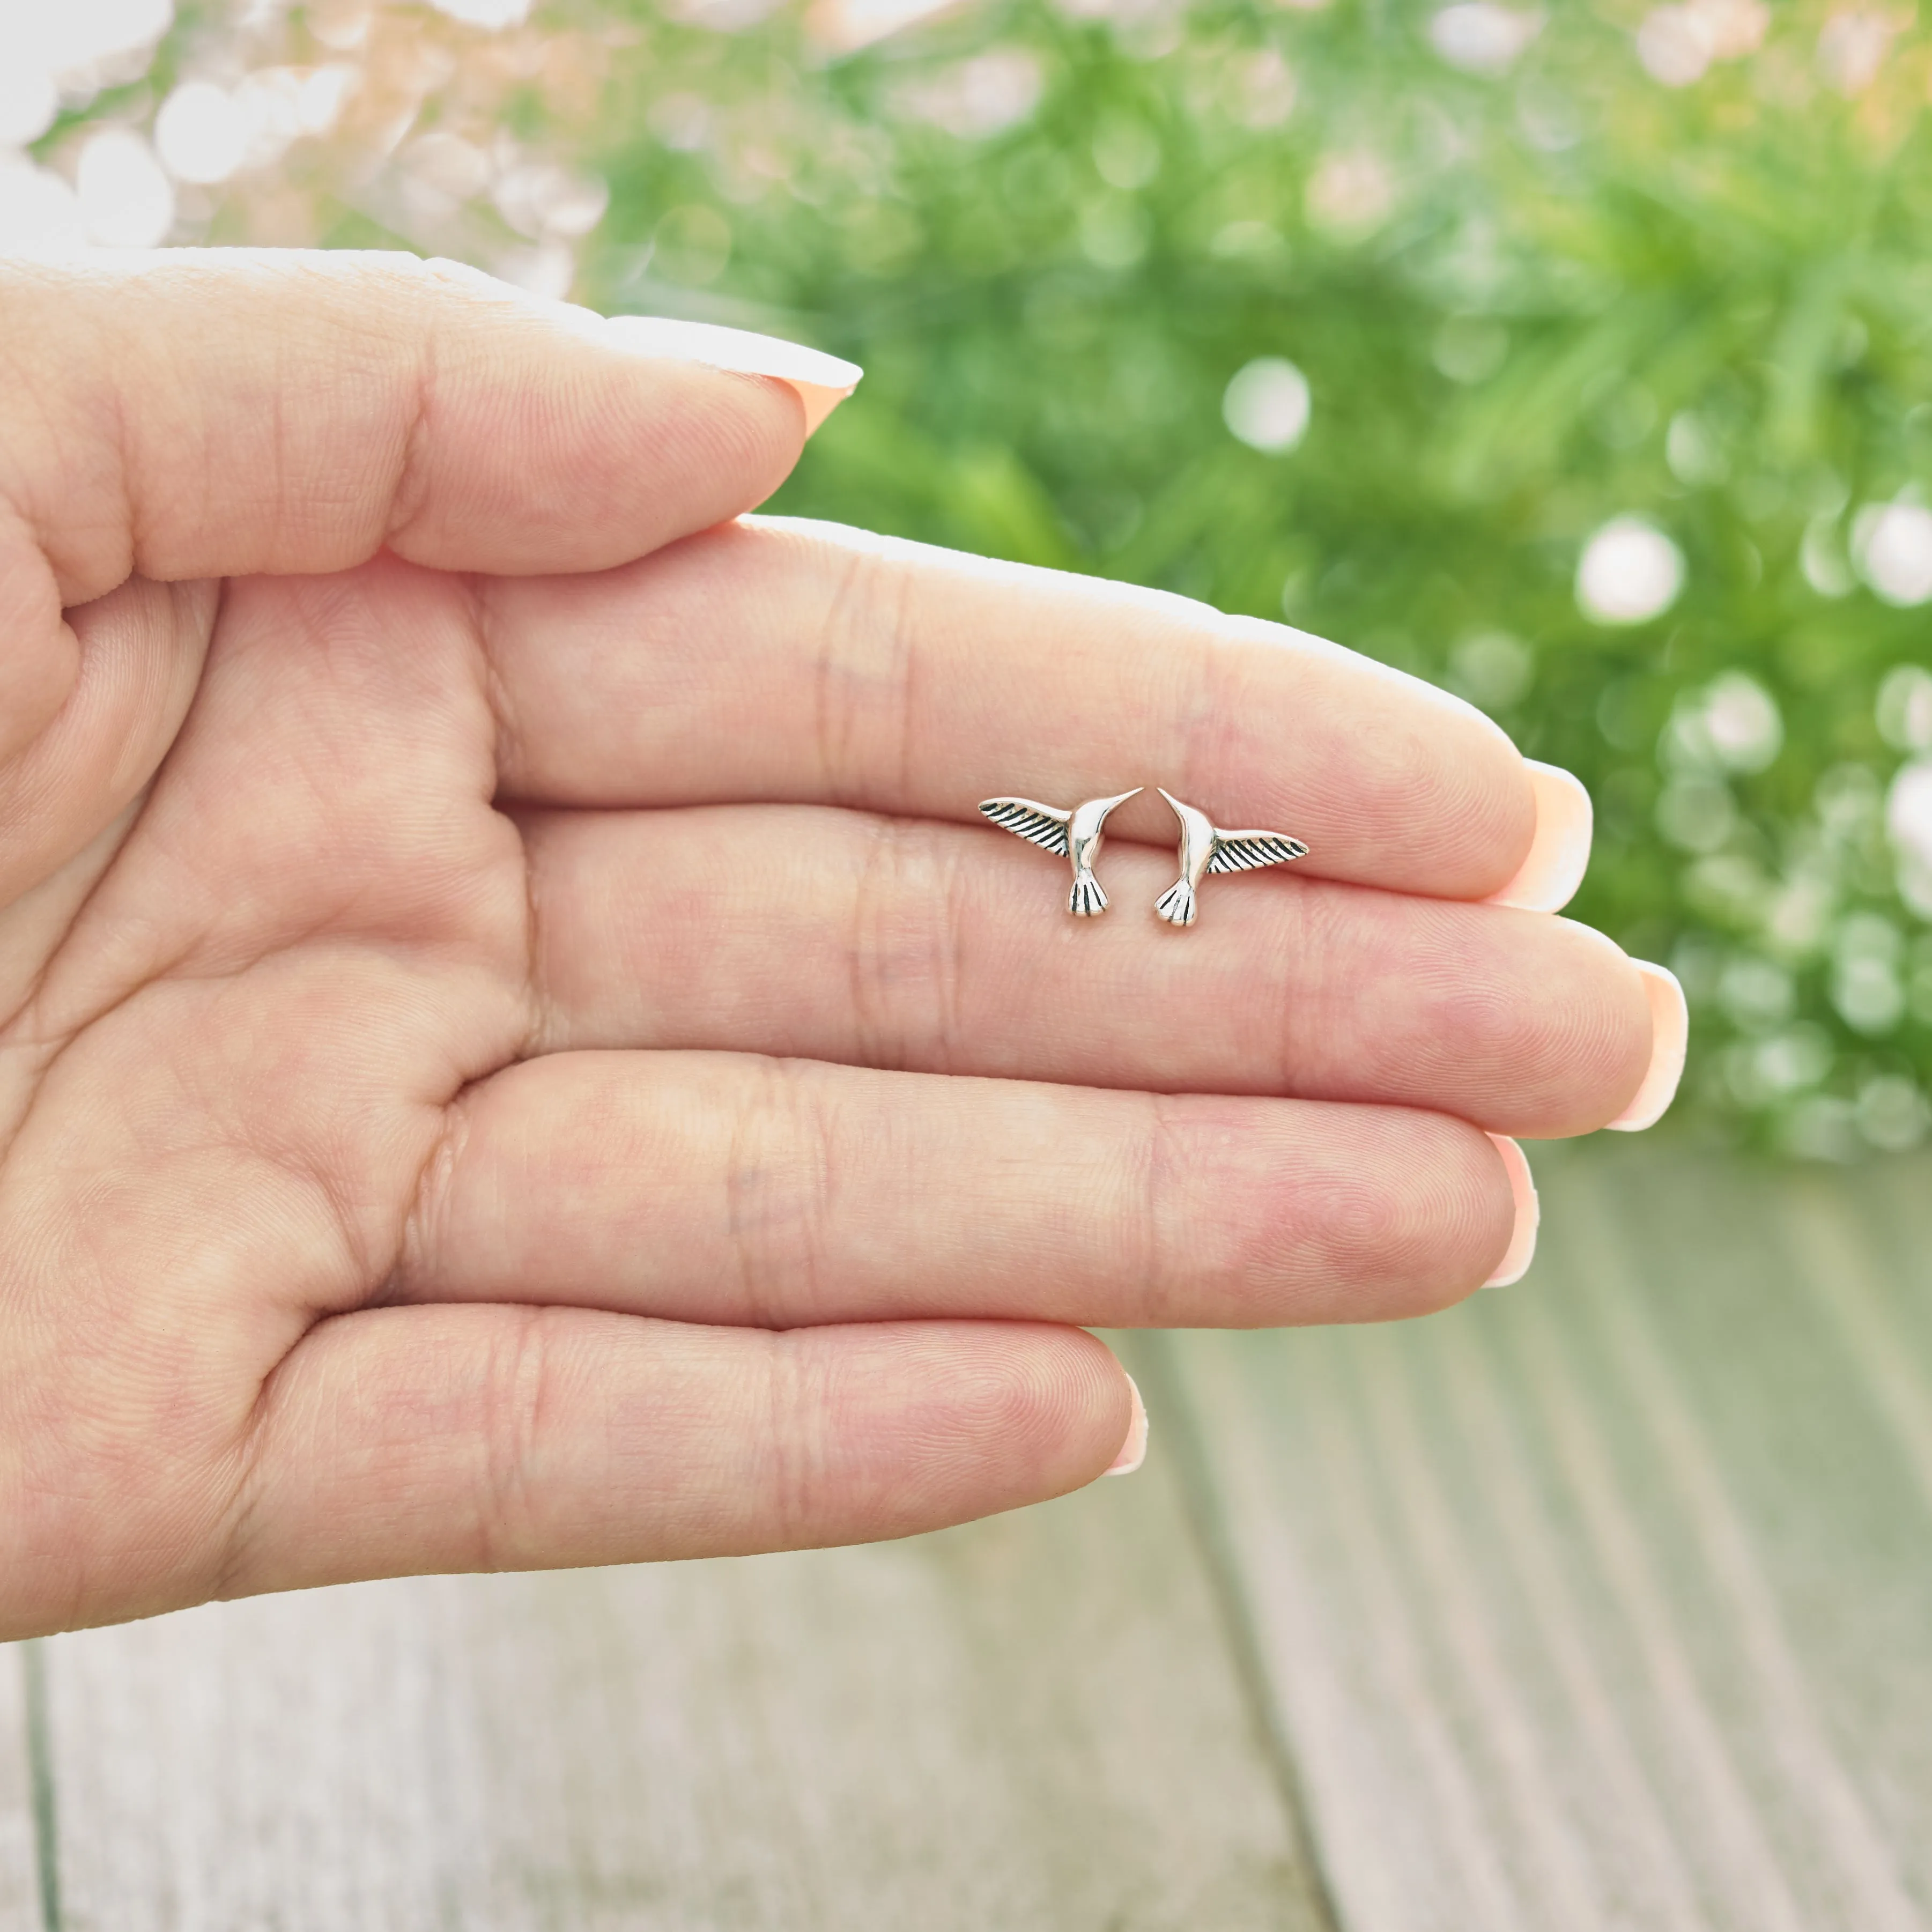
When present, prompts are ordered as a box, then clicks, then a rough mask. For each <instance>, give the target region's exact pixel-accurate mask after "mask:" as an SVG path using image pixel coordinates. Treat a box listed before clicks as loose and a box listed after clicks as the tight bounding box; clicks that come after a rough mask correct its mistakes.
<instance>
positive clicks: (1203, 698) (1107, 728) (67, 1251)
mask: <svg viewBox="0 0 1932 1932" xmlns="http://www.w3.org/2000/svg"><path fill="white" fill-rule="evenodd" d="M0 358H4V380H0V1361H4V1362H5V1374H4V1376H0V1636H13V1635H20V1634H26V1633H29V1632H33V1631H45V1630H49V1629H52V1628H60V1627H64V1626H71V1625H80V1624H85V1623H90V1622H101V1621H106V1620H110V1619H117V1618H123V1617H129V1616H139V1615H142V1614H145V1613H151V1612H154V1611H158V1610H165V1609H168V1608H170V1607H175V1606H178V1605H181V1604H188V1603H191V1602H193V1601H199V1600H200V1599H202V1598H208V1597H211V1596H228V1595H241V1594H244V1593H247V1592H255V1591H262V1590H270V1589H285V1588H292V1587H296V1586H303V1585H308V1584H316V1583H326V1582H330V1581H334V1580H346V1579H349V1578H353V1577H371V1576H377V1575H383V1574H395V1573H398V1572H404V1571H421V1570H437V1569H469V1568H498V1567H520V1566H534V1565H553V1564H570V1565H574V1564H584V1563H594V1562H607V1561H621V1560H629V1559H640V1558H646V1557H654V1556H685V1555H695V1554H703V1553H717V1552H723V1551H732V1550H753V1549H760V1548H769V1547H778V1546H786V1545H797V1544H814V1543H824V1542H830V1541H843V1540H851V1539H855V1538H868V1537H880V1536H889V1535H899V1534H901V1533H904V1532H910V1531H913V1530H918V1529H926V1528H929V1527H932V1526H936V1525H938V1524H941V1523H947V1522H951V1521H954V1520H959V1519H962V1518H965V1517H971V1516H974V1515H977V1514H982V1513H984V1512H986V1511H993V1510H998V1509H1003V1508H1008V1507H1010V1506H1012V1505H1016V1504H1019V1503H1022V1502H1028V1501H1030V1500H1032V1499H1037V1498H1040V1497H1043V1496H1049V1495H1052V1494H1054V1493H1058V1492H1060V1491H1062V1490H1067V1489H1068V1488H1070V1487H1073V1486H1075V1485H1076V1484H1081V1483H1084V1482H1085V1481H1088V1480H1089V1479H1090V1478H1093V1477H1094V1476H1095V1475H1098V1474H1099V1473H1100V1472H1101V1471H1103V1469H1106V1467H1107V1466H1108V1465H1109V1463H1110V1462H1112V1460H1115V1457H1116V1456H1117V1454H1118V1452H1120V1451H1121V1448H1122V1445H1123V1442H1124V1438H1126V1437H1127V1436H1128V1434H1129V1433H1130V1424H1131V1423H1132V1422H1133V1418H1134V1414H1135V1397H1133V1394H1132V1391H1131V1389H1130V1385H1129V1384H1128V1383H1127V1381H1126V1379H1125V1378H1124V1376H1122V1374H1121V1372H1120V1370H1119V1369H1118V1367H1117V1366H1116V1364H1115V1362H1114V1361H1113V1359H1112V1357H1111V1356H1110V1355H1109V1353H1108V1352H1107V1351H1106V1349H1104V1348H1103V1346H1101V1345H1100V1343H1098V1342H1097V1341H1096V1340H1094V1339H1093V1338H1091V1337H1089V1336H1088V1335H1086V1334H1084V1333H1082V1332H1081V1331H1079V1329H1078V1328H1074V1327H1072V1326H1070V1325H1071V1324H1076V1323H1094V1324H1121V1325H1156V1324H1167V1323H1186V1324H1194V1325H1205V1324H1216V1323H1220V1324H1248V1323H1279V1322H1304V1321H1326V1320H1334V1319H1368V1318H1375V1317H1382V1316H1395V1315H1403V1314H1409V1313H1416V1312H1418V1311H1421V1310H1425V1309H1430V1308H1433V1307H1439V1306H1441V1305H1442V1304H1444V1303H1445V1302H1448V1301H1451V1300H1453V1299H1454V1298H1456V1297H1457V1296H1459V1295H1462V1294H1463V1293H1465V1292H1467V1291H1469V1289H1472V1288H1473V1287H1475V1286H1476V1285H1478V1283H1481V1282H1482V1281H1483V1280H1484V1279H1485V1278H1486V1277H1488V1276H1489V1275H1490V1274H1492V1273H1493V1272H1494V1271H1496V1269H1497V1268H1498V1266H1499V1262H1501V1260H1502V1258H1503V1257H1504V1256H1505V1251H1506V1250H1509V1249H1510V1248H1511V1244H1512V1241H1513V1240H1514V1241H1516V1242H1517V1247H1518V1248H1519V1249H1520V1247H1521V1245H1522V1241H1521V1238H1520V1233H1521V1232H1526V1229H1527V1225H1528V1224H1527V1223H1526V1221H1525V1220H1523V1216H1521V1215H1520V1214H1519V1207H1520V1205H1522V1202H1521V1199H1520V1196H1521V1188H1520V1187H1518V1188H1517V1189H1515V1190H1513V1187H1512V1180H1511V1171H1512V1170H1511V1163H1510V1162H1509V1161H1508V1160H1507V1159H1506V1157H1505V1153H1504V1152H1502V1151H1499V1147H1498V1145H1497V1144H1496V1142H1493V1140H1492V1139H1490V1137H1489V1133H1490V1132H1493V1133H1534V1134H1539V1135H1553V1134H1567V1133H1577V1132H1580V1131H1582V1130H1586V1129H1588V1128H1590V1127H1595V1126H1597V1125H1598V1124H1601V1123H1603V1122H1604V1121H1607V1120H1609V1119H1610V1118H1611V1117H1612V1116H1613V1115H1616V1114H1617V1113H1618V1112H1619V1110H1621V1109H1626V1108H1627V1107H1628V1106H1630V1104H1631V1102H1632V1097H1633V1096H1634V1095H1635V1094H1637V1092H1638V1090H1639V1088H1640V1086H1642V1085H1644V1084H1645V1083H1646V1079H1647V1077H1648V1078H1649V1088H1650V1089H1651V1090H1652V1091H1653V1092H1655V1091H1658V1090H1659V1089H1660V1085H1661V1088H1664V1089H1667V1088H1668V1086H1669V1085H1670V1082H1672V1081H1673V1079H1674V1077H1675V1076H1674V1071H1673V1070H1672V1069H1671V1068H1670V1067H1669V1066H1667V1065H1663V1064H1660V1069H1659V1070H1658V1071H1657V1072H1655V1073H1653V1074H1652V1075H1650V1076H1647V1073H1646V1070H1647V1069H1649V1067H1651V1063H1652V1060H1653V1058H1654V1053H1653V1046H1654V1040H1653V1034H1654V1029H1653V1025H1652V1007H1651V1001H1650V997H1649V993H1648V992H1647V989H1646V980H1645V978H1644V977H1643V975H1641V974H1640V973H1639V971H1637V969H1636V968H1634V967H1633V966H1632V965H1631V963H1630V962H1628V961H1627V960H1626V959H1625V958H1624V957H1623V956H1622V954H1620V953H1619V952H1618V951H1617V950H1616V948H1615V947H1613V946H1611V945H1610V944H1609V943H1608V942H1607V941H1604V940H1603V939H1601V938H1599V937H1598V936H1597V935H1595V934H1592V933H1591V932H1587V931H1586V930H1584V929H1581V928H1580V927H1577V926H1571V925H1569V924H1567V923H1565V922H1561V921H1559V920H1556V919H1552V918H1550V917H1548V916H1546V915H1545V914H1544V913H1538V912H1533V911H1527V910H1511V909H1508V908H1507V907H1502V906H1498V905H1493V904H1478V903H1475V901H1481V900H1482V899H1484V898H1485V897H1486V896H1487V895H1491V894H1493V893H1496V892H1497V891H1498V890H1499V889H1502V888H1505V887H1506V886H1508V882H1509V881H1510V880H1511V879H1512V877H1513V876H1514V875H1517V874H1520V872H1521V871H1522V870H1523V868H1524V867H1525V866H1526V865H1527V866H1528V867H1529V870H1530V872H1531V873H1532V874H1534V873H1535V872H1536V871H1538V868H1540V867H1541V868H1545V869H1547V862H1548V858H1549V851H1550V839H1551V838H1553V837H1555V836H1556V833H1555V832H1552V830H1551V825H1550V819H1549V817H1548V814H1547V813H1546V817H1545V823H1544V834H1545V835H1544V839H1543V841H1542V844H1541V845H1540V846H1538V847H1536V849H1535V850H1532V847H1533V844H1535V841H1536V839H1537V836H1538V796H1539V783H1538V781H1537V780H1536V779H1535V777H1534V775H1533V774H1532V772H1531V771H1530V770H1529V769H1527V768H1526V766H1524V764H1523V761H1522V760H1520V758H1519V757H1518V756H1517V754H1516V752H1515V751H1514V750H1513V749H1512V748H1511V746H1510V745H1509V744H1508V742H1507V741H1506V740H1505V739H1504V738H1503V736H1502V734H1501V733H1499V732H1498V731H1497V730H1495V728H1494V727H1492V726H1491V725H1490V724H1488V723H1487V721H1484V719H1482V718H1481V717H1480V716H1479V715H1478V714H1476V713H1475V712H1473V711H1471V710H1469V709H1468V708H1466V706H1462V705H1460V704H1459V703H1456V702H1455V701H1454V700H1451V699H1449V698H1447V697H1443V696H1442V695H1441V694H1438V693H1436V692H1434V691H1430V689H1428V688H1427V687H1425V686H1424V685H1421V684H1419V683H1417V682H1414V681H1413V680H1411V679H1406V678H1403V677H1401V676H1397V675H1395V674H1394V673H1390V672H1388V671H1386V670H1382V669H1379V668H1378V667H1376V666H1374V665H1373V664H1370V663H1368V662H1367V661H1364V660H1362V659H1360V658H1355V657H1354V656H1352V655H1350V654H1349V653H1348V652H1344V651H1342V650H1340V649H1336V648H1334V646H1328V645H1325V644H1322V643H1317V642H1316V641H1315V640H1311V639H1309V638H1307V637H1302V636H1300V635H1298V634H1295V633H1293V632H1290V631H1283V630H1282V629H1280V628H1278V627H1275V626H1271V625H1265V624H1262V623H1259V622H1250V621H1246V620H1235V619H1226V618H1223V617H1220V616H1216V615H1215V614H1214V613H1212V612H1211V611H1208V610H1204V609H1202V608H1201V607H1198V606H1196V605H1193V604H1189V603H1186V602H1184V601H1181V600H1179V599H1177V598H1170V597H1166V596H1162V595H1154V594H1151V593H1148V592H1141V591H1136V590H1132V589H1124V588H1121V587H1119V586H1114V585H1111V584H1107V583H1098V582H1090V581H1086V580H1078V579H1072V578H1067V577H1057V576H1054V575H1051V574H1046V573H1042V572H1039V571H1029V570H1024V569H1019V568H1008V567H1005V566H1001V565H992V564H987V563H983V562H978V561H976V560H974V559H968V558H962V557H957V556H949V555H947V554H945V553H940V552H935V551H932V550H922V549H920V548H919V547H915V546H913V545H910V544H898V543H890V542H886V541H881V540H878V539H874V538H867V537H865V536H862V535H857V534H855V533H853V532H848V531H844V530H839V529H829V528H822V527H817V526H805V525H798V524H786V523H761V522H757V521H752V520H740V521H737V522H733V521H731V520H730V519H733V518H734V517H738V516H739V513H741V512H742V511H746V510H748V508H751V506H752V505H754V504H756V503H757V502H759V501H760V499H762V498H763V497H764V496H766V495H767V494H769V492H770V491H771V490H772V488H773V487H775V485H776V484H778V481H780V480H781V478H782V477H783V476H784V474H785V472H786V471H787V469H788V468H789V467H790V465H791V464H792V463H793V461H794V460H796V457H797V455H798V453H799V449H800V447H801V446H802V441H803V439H804V437H805V433H806V430H807V425H808V419H807V414H806V407H805V406H806V404H810V403H812V402H814V401H816V403H817V406H818V407H823V404H824V403H825V401H826V400H827V399H826V398H824V397H823V396H819V397H817V398H814V395H813V393H812V392H811V391H810V390H809V389H807V390H805V391H803V392H801V391H800V390H799V389H796V388H795V387H794V386H792V385H790V384H788V383H786V382H784V381H781V380H766V379H764V378H762V377H754V376H748V375H744V374H728V373H724V372H721V371H718V370H716V369H713V368H706V367H704V366H702V365H700V364H698V363H697V362H691V361H688V360H678V359H671V358H667V357H666V356H662V355H652V354H648V353H640V350H639V348H638V347H637V343H636V341H635V340H634V338H631V337H630V336H628V335H627V334H626V332H625V329H624V327H623V326H622V325H604V324H601V323H598V322H597V321H596V320H595V319H593V318H590V317H586V316H584V315H583V314H582V313H581V312H580V311H568V310H564V309H561V308H555V307H552V306H549V305H538V304H535V303H533V302H527V301H525V300H523V299H520V298H515V297H513V296H511V295H510V294H509V293H508V292H506V291H504V290H500V289H498V288H497V287H496V286H495V285H494V284H488V283H487V282H485V281H484V280H483V278H480V277H474V276H471V275H467V274H466V273H463V272H457V271H454V270H443V269H432V268H425V267H424V266H422V265H420V264H416V263H410V262H407V261H402V260H398V258H394V257H383V258H371V259H359V258H354V257H314V256H281V257H266V258H265V257H248V256H245V255H222V256H196V255H192V254H172V255H167V256H163V257H157V258H152V259H148V260H136V261H133V262H132V263H121V264H119V265H118V266H117V265H115V264H113V263H107V264H94V265H87V266H67V267H61V268H55V267H52V266H40V267H31V266H22V265H14V266H11V267H10V268H7V269H5V271H4V272H0ZM802 398H803V401H802ZM63 612H65V616H63ZM1154 783H1160V784H1166V785H1167V786H1168V787H1169V789H1170V790H1174V791H1176V792H1177V793H1179V794H1180V795H1181V796H1183V797H1186V798H1188V799H1193V800H1195V801H1197V802H1200V803H1202V805H1205V806H1207V807H1208V808H1209V809H1210V810H1211V811H1212V812H1213V813H1214V815H1215V816H1217V817H1219V818H1220V819H1221V820H1223V822H1231V823H1244V824H1256V825H1268V826H1280V828H1281V829H1284V830H1286V831H1289V832H1293V833H1295V835H1298V836H1299V837H1301V838H1303V839H1304V840H1306V841H1307V843H1308V844H1310V847H1312V848H1313V850H1312V853H1311V856H1310V857H1309V858H1308V859H1307V860H1306V861H1304V862H1303V863H1302V864H1301V865H1298V866H1297V867H1295V868H1294V870H1293V872H1292V874H1289V873H1280V872H1276V873H1271V874H1263V875H1261V876H1259V877H1255V878H1252V879H1247V880H1229V881H1217V883H1215V884H1214V886H1211V887H1210V888H1209V889H1208V892H1207V893H1206V895H1205V898H1204V911H1203V915H1202V923H1201V924H1200V926H1199V927H1197V928H1196V929H1194V930H1193V931H1192V932H1186V933H1181V932H1174V931H1172V930H1171V929H1169V928H1167V927H1166V926H1161V925H1160V924H1159V923H1158V922H1156V921H1155V920H1154V919H1153V918H1152V916H1151V911H1150V910H1149V908H1151V905H1152V903H1153V901H1154V898H1155V897H1156V896H1157V895H1158V893H1159V892H1160V889H1162V887H1163V886H1164V885H1166V883H1169V881H1170V880H1171V878H1172V872H1173V857H1172V826H1171V822H1170V821H1169V820H1168V819H1167V818H1166V808H1165V807H1164V806H1163V805H1160V802H1159V800H1158V799H1157V797H1156V796H1154V794H1153V793H1149V794H1148V797H1147V798H1144V799H1136V800H1135V801H1134V802H1133V803H1132V804H1131V805H1128V806H1127V807H1124V808H1122V810H1121V811H1120V812H1119V813H1118V814H1117V815H1116V818H1115V822H1114V823H1113V824H1112V825H1111V826H1110V827H1109V831H1110V834H1111V835H1112V843H1111V844H1110V845H1109V849H1108V851H1107V853H1106V856H1105V859H1104V860H1103V877H1104V878H1105V880H1106V885H1107V887H1108V889H1109V892H1111V894H1112V897H1113V898H1114V901H1115V911H1114V912H1113V913H1111V914H1109V916H1107V917H1106V918H1105V919H1099V920H1089V921H1079V922H1075V921H1070V920H1069V919H1067V917H1066V916H1065V914H1064V911H1063V910H1062V907H1063V904H1064V898H1065V892H1066V880H1065V868H1064V865H1058V866H1056V865H1055V862H1053V861H1052V860H1051V859H1048V858H1047V857H1046V856H1044V855H1043V854H1041V853H1039V852H1037V851H1035V850H1032V849H1031V848H1030V847H1027V846H1025V845H1024V844H1021V843H1020V842H1019V841H1016V840H1013V839H1011V838H1006V837H1004V836H1003V835H1001V834H1000V833H999V832H997V831H995V830H993V829H991V828H989V827H988V826H986V825H984V824H983V823H982V822H981V821H980V820H979V819H978V818H977V814H976V813H975V811H974V807H975V805H976V804H977V801H978V800H979V799H980V798H982V797H984V796H987V795H989V794H990V793H997V792H1020V793H1031V794H1033V795H1034V796H1041V797H1046V798H1049V799H1055V800H1057V801H1060V802H1073V800H1076V799H1080V798H1083V797H1088V796H1094V795H1097V794H1100V793H1106V792H1110V791H1118V790H1124V789H1125V788H1126V787H1128V786H1130V785H1133V784H1154ZM1541 795H1542V796H1544V799H1546V801H1547V800H1553V799H1559V798H1561V797H1563V796H1568V794H1567V793H1565V791H1564V790H1563V787H1562V785H1561V784H1557V783H1555V782H1554V781H1543V782H1542V783H1541ZM1150 799H1151V800H1152V802H1151V803H1150V802H1149V800H1150ZM1572 831H1573V832H1574V826H1573V827H1572ZM1136 840H1145V841H1148V842H1147V843H1146V844H1136V843H1135V842H1133V841H1136ZM1573 842H1574V839H1573ZM1572 869H1573V870H1574V868H1572ZM1572 883H1574V880H1573V881H1572ZM1519 896H1520V892H1519ZM1546 896H1547V894H1546ZM1678 1044H1679V1046H1680V1048H1681V1037H1680V1040H1679V1043H1678ZM1671 1046H1672V1043H1671V1041H1670V1040H1668V1039H1664V1040H1662V1043H1661V1046H1658V1049H1657V1055H1656V1056H1655V1057H1658V1058H1659V1059H1660V1062H1664V1061H1668V1060H1669V1058H1670V1051H1671ZM1641 1104H1642V1105H1643V1106H1644V1107H1645V1108H1646V1110H1649V1109H1652V1108H1654V1106H1655V1104H1656V1103H1655V1101H1654V1100H1653V1101H1646V1102H1644V1103H1641ZM1485 1130H1488V1131H1487V1132H1486V1131H1485ZM1517 1160H1518V1161H1520V1157H1517ZM1517 1178H1518V1181H1519V1182H1521V1181H1523V1175H1521V1174H1519V1175H1518V1176H1517ZM1519 1223H1522V1224H1523V1226H1522V1229H1520V1228H1519Z"/></svg>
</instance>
